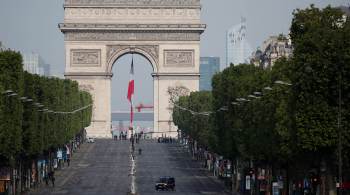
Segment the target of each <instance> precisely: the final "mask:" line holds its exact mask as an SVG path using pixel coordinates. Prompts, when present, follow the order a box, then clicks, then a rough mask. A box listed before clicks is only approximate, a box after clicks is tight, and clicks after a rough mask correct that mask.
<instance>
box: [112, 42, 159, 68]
mask: <svg viewBox="0 0 350 195" xmlns="http://www.w3.org/2000/svg"><path fill="white" fill-rule="evenodd" d="M130 53H137V54H140V55H142V56H144V57H145V58H146V59H147V60H148V61H149V62H150V63H151V64H152V67H153V72H154V73H157V72H158V66H159V46H158V45H108V46H107V69H106V72H107V73H112V68H113V64H114V62H115V61H116V60H118V59H119V58H120V57H122V56H123V55H125V54H130Z"/></svg>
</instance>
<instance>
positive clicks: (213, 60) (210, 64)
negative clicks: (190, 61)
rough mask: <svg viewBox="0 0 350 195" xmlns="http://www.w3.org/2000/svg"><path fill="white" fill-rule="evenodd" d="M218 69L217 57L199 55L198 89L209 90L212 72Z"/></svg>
mask: <svg viewBox="0 0 350 195" xmlns="http://www.w3.org/2000/svg"><path fill="white" fill-rule="evenodd" d="M219 71H220V58H218V57H201V63H200V74H201V77H200V80H199V90H200V91H211V90H212V86H211V79H212V78H213V76H214V74H215V73H217V72H219Z"/></svg>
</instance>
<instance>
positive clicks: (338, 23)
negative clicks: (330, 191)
mask: <svg viewBox="0 0 350 195" xmlns="http://www.w3.org/2000/svg"><path fill="white" fill-rule="evenodd" d="M346 20H347V16H346V15H343V17H342V18H341V19H340V20H338V21H336V22H335V24H333V25H335V26H336V27H338V28H339V29H343V27H344V24H345V23H346ZM337 71H338V117H337V121H338V122H337V123H338V124H337V129H338V180H339V181H338V183H339V194H340V195H342V194H343V159H342V150H343V148H342V147H343V143H342V142H343V139H342V136H343V132H342V124H341V122H342V72H343V71H342V69H341V68H340V66H339V65H338V70H337Z"/></svg>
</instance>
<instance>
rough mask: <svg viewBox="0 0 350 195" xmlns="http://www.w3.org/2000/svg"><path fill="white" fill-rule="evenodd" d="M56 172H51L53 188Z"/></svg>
mask: <svg viewBox="0 0 350 195" xmlns="http://www.w3.org/2000/svg"><path fill="white" fill-rule="evenodd" d="M55 180H56V178H55V172H54V171H51V183H52V187H55Z"/></svg>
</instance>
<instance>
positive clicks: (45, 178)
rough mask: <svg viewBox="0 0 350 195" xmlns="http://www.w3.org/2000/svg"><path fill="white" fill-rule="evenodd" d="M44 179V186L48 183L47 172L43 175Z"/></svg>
mask: <svg viewBox="0 0 350 195" xmlns="http://www.w3.org/2000/svg"><path fill="white" fill-rule="evenodd" d="M44 181H45V184H46V186H48V185H49V178H48V175H47V174H45V176H44Z"/></svg>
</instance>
